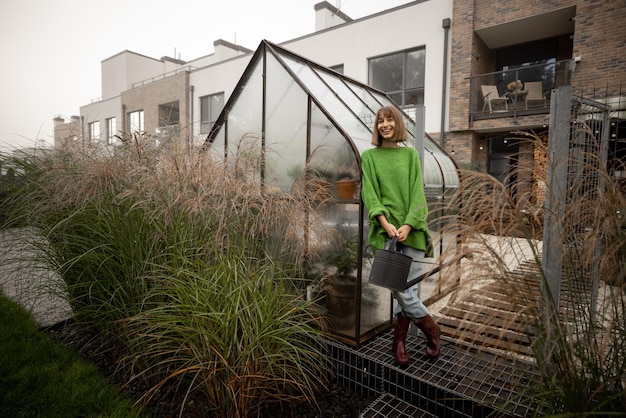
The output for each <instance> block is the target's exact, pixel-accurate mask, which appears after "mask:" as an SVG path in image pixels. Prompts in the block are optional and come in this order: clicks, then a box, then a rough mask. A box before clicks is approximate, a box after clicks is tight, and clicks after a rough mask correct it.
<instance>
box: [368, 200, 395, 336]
mask: <svg viewBox="0 0 626 418" xmlns="http://www.w3.org/2000/svg"><path fill="white" fill-rule="evenodd" d="M362 222H363V243H364V244H363V246H364V251H363V275H362V279H361V283H362V290H361V334H363V333H366V332H368V331H369V330H371V329H373V328H375V327H377V326H379V325H382V324H383V323H385V322H389V321H390V320H391V319H392V318H391V307H392V297H391V292H389V290H387V289H385V288H384V287H381V286H375V285H372V284H370V283H369V277H370V271H371V269H372V262H373V261H374V252H375V250H374V249H372V248H371V247H368V246H367V242H368V239H367V235H368V233H369V221H368V214H367V208H365V207H364V214H363V219H362Z"/></svg>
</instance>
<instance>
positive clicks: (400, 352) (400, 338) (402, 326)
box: [392, 314, 411, 366]
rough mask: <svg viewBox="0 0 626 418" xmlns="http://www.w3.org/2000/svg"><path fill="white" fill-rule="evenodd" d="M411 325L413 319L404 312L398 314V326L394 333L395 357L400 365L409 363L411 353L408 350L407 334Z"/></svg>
mask: <svg viewBox="0 0 626 418" xmlns="http://www.w3.org/2000/svg"><path fill="white" fill-rule="evenodd" d="M409 325H411V320H410V319H409V317H408V316H404V315H402V314H400V315H398V319H397V321H396V328H395V330H394V333H393V346H392V349H393V358H394V359H395V360H396V363H397V364H398V365H400V366H406V365H408V364H409V361H410V358H409V353H407V352H406V334H407V332H408V331H409Z"/></svg>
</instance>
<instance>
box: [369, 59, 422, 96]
mask: <svg viewBox="0 0 626 418" xmlns="http://www.w3.org/2000/svg"><path fill="white" fill-rule="evenodd" d="M425 58H426V50H425V49H424V48H418V49H412V50H408V51H402V52H396V53H394V54H390V55H384V56H382V57H377V58H371V59H370V60H369V84H370V86H372V87H375V88H377V89H379V90H382V91H384V92H386V93H387V94H389V96H390V97H391V98H392V99H393V101H395V102H396V103H397V104H398V105H400V106H409V105H416V104H424V72H425Z"/></svg>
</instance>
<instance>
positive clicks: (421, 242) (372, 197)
mask: <svg viewBox="0 0 626 418" xmlns="http://www.w3.org/2000/svg"><path fill="white" fill-rule="evenodd" d="M361 163H362V171H363V173H362V174H363V175H362V189H361V197H362V199H363V203H364V204H365V206H366V207H367V210H368V212H369V222H370V229H369V237H368V239H369V244H370V245H371V246H373V247H374V248H384V246H385V240H386V238H388V236H387V233H386V232H385V230H384V229H383V227H382V226H381V225H380V222H378V218H377V217H378V215H381V214H384V215H385V217H386V218H387V221H389V222H390V223H391V224H393V225H394V226H395V227H396V228H399V227H401V226H402V225H405V224H406V225H409V226H410V227H411V228H412V231H411V233H410V234H409V236H408V237H407V239H406V241H404V242H403V244H404V245H407V246H409V247H412V248H415V249H418V250H423V251H425V252H426V255H427V256H429V257H432V247H431V245H430V241H431V240H430V232H429V230H428V224H427V217H428V206H427V204H426V196H425V195H424V181H423V179H422V167H421V164H420V159H419V154H418V153H417V150H416V149H415V148H413V147H409V146H406V147H402V146H401V147H399V148H382V147H376V148H370V149H368V150H366V151H364V152H363V154H362V155H361Z"/></svg>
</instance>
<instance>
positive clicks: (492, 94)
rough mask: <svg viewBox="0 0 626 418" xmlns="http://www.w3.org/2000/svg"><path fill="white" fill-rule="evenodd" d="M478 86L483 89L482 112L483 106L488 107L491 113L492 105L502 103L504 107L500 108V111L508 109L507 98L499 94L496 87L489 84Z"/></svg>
mask: <svg viewBox="0 0 626 418" xmlns="http://www.w3.org/2000/svg"><path fill="white" fill-rule="evenodd" d="M480 88H481V89H482V91H483V112H484V111H485V108H487V107H488V108H489V113H493V111H494V110H493V109H494V107H496V106H501V105H504V109H502V110H500V111H501V112H502V111H508V110H509V106H508V101H509V98H508V97H506V96H500V94H499V93H498V87H496V86H491V85H482V86H480Z"/></svg>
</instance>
